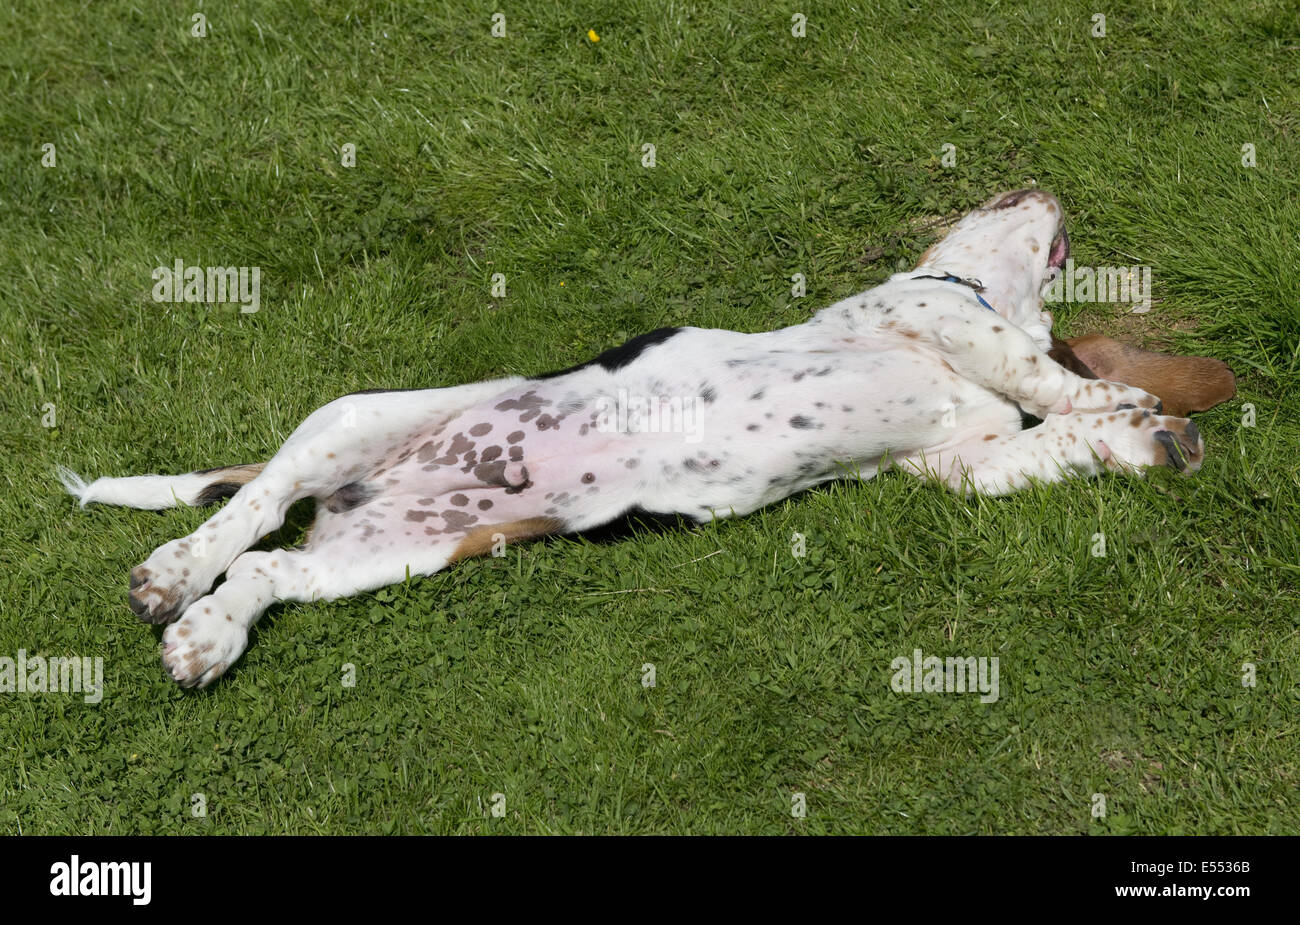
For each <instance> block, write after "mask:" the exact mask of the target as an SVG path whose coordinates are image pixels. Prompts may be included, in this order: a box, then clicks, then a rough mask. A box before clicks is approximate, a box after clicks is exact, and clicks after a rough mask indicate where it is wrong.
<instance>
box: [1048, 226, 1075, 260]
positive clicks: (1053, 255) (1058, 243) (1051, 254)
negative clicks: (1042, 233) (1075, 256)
mask: <svg viewBox="0 0 1300 925" xmlns="http://www.w3.org/2000/svg"><path fill="white" fill-rule="evenodd" d="M1069 256H1070V236H1069V235H1068V234H1066V233H1065V226H1064V225H1062V226H1061V230H1060V231H1058V232H1057V233H1056V237H1055V238H1053V239H1052V247H1051V250H1049V251H1048V252H1047V266H1048V267H1049V268H1055V269H1057V270H1063V269H1065V261H1066V259H1067V258H1068V257H1069Z"/></svg>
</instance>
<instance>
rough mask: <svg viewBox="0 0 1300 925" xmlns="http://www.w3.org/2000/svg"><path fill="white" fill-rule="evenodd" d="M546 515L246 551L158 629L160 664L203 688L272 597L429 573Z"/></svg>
mask: <svg viewBox="0 0 1300 925" xmlns="http://www.w3.org/2000/svg"><path fill="white" fill-rule="evenodd" d="M561 527H562V524H561V523H560V522H559V521H557V520H554V519H552V518H548V517H534V518H529V519H527V520H520V521H514V522H510V523H497V524H490V525H487V526H484V527H480V528H477V529H474V530H470V531H468V532H466V533H458V534H456V535H454V536H453V535H444V536H438V537H429V536H428V535H426V534H425V533H424V532H423V530H422V529H421V530H414V529H413V530H412V532H411V533H410V534H409V535H408V536H406V537H405V539H404V540H403V541H402V542H401V543H400V544H398V545H397V546H395V547H394V548H384V549H382V550H379V549H375V550H371V549H369V548H366V547H364V546H362V545H360V544H359V543H358V542H357V541H356V539H355V538H354V536H349V535H348V534H347V533H345V532H340V533H333V534H331V535H330V538H329V539H327V540H326V541H324V542H319V541H314V540H313V541H312V542H311V543H309V545H308V546H307V547H306V548H305V549H276V550H272V551H270V552H246V553H244V554H243V555H241V556H240V557H239V558H237V559H236V560H235V561H234V564H233V565H231V566H230V569H229V570H228V571H227V573H226V580H225V582H224V583H223V584H222V585H221V586H220V587H219V588H217V590H215V591H214V592H212V593H211V594H209V595H207V596H206V597H202V598H199V599H198V600H197V601H195V602H194V603H193V604H190V605H189V607H188V608H187V609H186V610H185V613H184V615H183V616H182V617H181V618H180V619H179V620H177V621H176V622H175V623H173V624H172V625H171V626H169V627H167V629H166V631H164V633H163V656H162V658H163V665H164V666H165V667H166V668H167V671H168V673H169V674H170V675H171V676H172V678H173V679H174V680H175V681H176V682H177V683H179V684H180V685H181V686H183V687H206V686H207V685H208V684H210V683H212V682H213V681H214V680H216V679H217V678H219V677H220V676H221V675H222V674H223V673H224V672H225V671H226V669H227V668H229V667H230V666H231V665H232V664H234V663H235V660H236V659H238V658H239V656H240V655H241V654H243V652H244V649H245V648H247V646H248V631H249V629H250V628H251V627H252V626H253V624H255V623H256V622H257V620H258V618H259V617H261V615H262V613H263V612H264V611H265V610H266V608H267V607H269V606H270V605H271V604H272V603H274V602H275V601H317V600H333V599H335V598H340V597H347V596H349V595H352V594H357V593H359V592H361V591H370V590H373V589H375V588H382V587H384V586H385V585H391V584H396V583H397V582H399V581H402V580H403V579H404V578H406V576H407V575H413V576H418V575H431V574H433V573H434V572H437V571H439V570H440V569H443V568H445V567H446V566H447V565H449V564H450V563H452V562H456V561H458V560H460V559H464V558H467V557H469V556H475V555H481V554H483V553H486V552H488V551H489V550H490V549H491V548H492V546H493V545H494V544H496V543H505V542H513V541H519V540H523V539H528V538H531V537H535V536H541V535H543V534H546V533H553V532H555V531H556V530H559V529H561Z"/></svg>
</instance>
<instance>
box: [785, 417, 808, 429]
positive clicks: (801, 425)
mask: <svg viewBox="0 0 1300 925" xmlns="http://www.w3.org/2000/svg"><path fill="white" fill-rule="evenodd" d="M790 426H791V427H793V428H795V429H796V430H807V429H808V428H810V427H812V426H813V422H812V421H811V420H809V419H808V418H806V417H804V416H803V415H802V414H796V415H795V416H794V417H792V418H790Z"/></svg>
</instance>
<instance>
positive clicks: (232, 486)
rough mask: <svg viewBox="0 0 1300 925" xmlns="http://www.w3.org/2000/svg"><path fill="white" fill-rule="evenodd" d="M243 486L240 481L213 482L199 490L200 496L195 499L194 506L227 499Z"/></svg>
mask: <svg viewBox="0 0 1300 925" xmlns="http://www.w3.org/2000/svg"><path fill="white" fill-rule="evenodd" d="M243 487H244V486H243V485H241V484H240V483H239V482H213V483H212V484H211V485H209V486H207V487H206V488H204V489H203V491H201V492H199V496H198V497H197V498H195V499H194V506H195V507H203V506H204V505H205V504H216V503H217V502H218V501H225V500H226V499H227V498H231V497H234V494H235V492H237V491H239V489H241V488H243Z"/></svg>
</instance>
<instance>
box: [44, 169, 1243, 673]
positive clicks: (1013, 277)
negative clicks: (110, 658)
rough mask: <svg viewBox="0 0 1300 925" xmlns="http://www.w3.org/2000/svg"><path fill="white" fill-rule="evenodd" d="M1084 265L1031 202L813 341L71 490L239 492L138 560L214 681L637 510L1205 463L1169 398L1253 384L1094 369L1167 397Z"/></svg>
mask: <svg viewBox="0 0 1300 925" xmlns="http://www.w3.org/2000/svg"><path fill="white" fill-rule="evenodd" d="M1068 253H1069V237H1068V236H1067V234H1066V232H1065V225H1064V217H1063V214H1062V210H1061V204H1060V202H1058V201H1057V199H1056V198H1055V197H1053V196H1051V195H1050V194H1048V193H1046V192H1042V191H1039V190H1032V189H1029V190H1019V191H1016V192H1012V193H1007V194H1005V195H1001V196H997V197H994V198H993V199H992V200H990V201H989V202H987V203H985V204H984V205H983V206H982V207H980V208H978V209H976V210H974V211H973V212H971V213H970V214H969V215H967V216H966V217H965V218H963V219H962V220H961V221H960V222H958V223H957V224H956V225H955V226H954V227H953V228H952V229H951V231H950V232H949V233H948V234H947V235H946V236H945V237H944V238H943V239H942V240H941V241H939V242H938V243H937V244H935V245H934V246H933V247H931V248H930V249H929V250H928V251H926V253H925V254H924V255H923V257H922V259H921V261H920V263H919V264H918V266H917V267H916V269H914V270H911V271H909V272H905V273H897V274H895V275H893V276H891V277H890V278H889V279H888V280H887V281H886V282H884V283H883V284H881V285H879V286H877V287H875V288H874V289H870V290H868V291H866V292H864V293H861V294H859V295H855V296H853V297H851V298H847V299H844V300H842V301H840V302H837V303H836V304H834V305H831V306H830V307H828V308H826V309H824V310H822V311H820V312H818V313H817V314H816V315H815V316H813V317H812V318H811V319H810V320H808V321H806V322H804V323H803V324H799V325H795V326H793V327H788V328H784V329H781V330H776V331H770V332H765V333H755V334H743V333H738V332H734V331H721V330H704V329H699V328H662V329H660V330H657V331H653V332H651V333H648V334H643V335H641V336H639V337H635V338H633V339H632V340H630V341H629V342H627V343H626V344H624V345H623V346H621V347H617V348H615V349H612V350H609V351H607V352H605V353H603V354H601V355H600V356H598V357H596V358H595V359H593V360H591V361H590V362H587V363H583V364H581V365H578V366H574V367H571V368H569V369H565V370H561V371H559V372H554V373H549V374H546V375H541V376H510V377H505V378H501V379H494V380H491V381H488V382H479V383H475V384H470V385H461V386H455V387H451V388H437V389H415V390H398V391H383V390H371V391H366V392H357V393H354V394H351V395H347V396H345V397H343V398H340V399H338V400H336V401H333V402H331V403H329V404H327V405H325V406H324V407H322V408H320V409H318V410H317V411H315V412H313V413H312V414H311V415H310V416H308V417H307V419H306V420H305V421H303V423H302V424H301V425H300V426H299V427H298V428H297V430H295V431H294V432H293V434H292V435H291V436H290V437H289V438H288V440H286V441H285V443H284V445H283V446H282V447H281V448H280V450H279V452H278V453H276V454H275V456H274V457H273V458H272V459H271V460H270V461H269V462H266V463H263V464H257V465H242V466H233V467H226V468H220V469H208V470H204V471H201V472H192V473H189V474H186V475H179V476H159V475H146V476H135V477H130V478H100V479H97V480H95V481H94V482H91V483H89V484H87V483H86V482H85V481H83V480H82V479H81V478H80V477H78V476H77V475H76V474H75V473H73V472H71V471H70V470H67V469H61V470H60V472H59V475H60V478H61V480H62V481H63V484H64V487H65V488H66V489H67V490H68V491H69V492H70V493H71V494H72V495H74V496H75V497H76V498H77V499H78V500H79V502H80V503H81V505H82V506H83V507H84V506H85V505H86V504H88V503H91V502H97V503H101V504H117V505H127V506H131V507H138V508H149V509H161V508H167V507H172V506H174V505H177V504H187V505H206V504H212V503H215V502H217V501H220V500H223V499H227V498H228V499H229V502H228V503H227V504H226V506H225V507H224V508H223V509H222V510H221V511H219V512H218V513H217V514H215V515H214V516H213V517H212V518H211V519H209V520H208V521H207V522H206V523H204V524H203V525H202V526H200V527H199V528H198V529H197V530H196V531H194V532H193V533H192V534H190V535H189V536H186V537H183V538H181V539H177V540H173V541H171V542H169V543H166V544H165V545H163V546H162V547H160V548H159V549H158V550H156V551H155V552H154V553H153V554H152V555H151V556H150V557H149V558H148V559H147V560H146V561H145V562H144V563H143V564H142V565H140V566H138V567H137V568H135V569H134V570H133V571H132V572H131V576H130V587H129V591H128V601H129V604H130V606H131V609H132V610H133V611H134V612H135V613H136V614H137V615H138V616H139V617H140V618H141V619H142V620H144V621H145V622H147V623H156V624H163V623H166V624H170V625H169V626H167V628H166V630H165V631H164V633H163V636H162V660H163V663H164V665H165V667H166V669H167V671H168V672H169V674H170V675H171V677H172V678H173V679H174V680H175V681H177V682H178V683H179V684H181V685H182V686H185V687H204V686H206V685H208V684H210V683H211V682H212V681H214V680H215V679H216V678H218V677H220V676H221V675H222V674H223V673H224V672H225V671H226V670H227V669H228V668H229V667H230V665H232V664H233V663H234V662H235V660H236V659H238V658H239V657H240V655H241V654H242V653H243V652H244V650H245V648H246V647H247V645H248V631H249V628H250V627H251V626H252V625H253V624H254V623H255V622H256V621H257V619H258V618H259V617H260V616H261V614H262V613H263V611H265V610H266V608H267V607H268V606H269V605H270V604H271V603H273V602H274V601H284V600H295V601H313V600H321V599H333V598H339V597H346V596H349V595H353V594H356V593H358V592H361V591H366V590H371V589H375V588H379V587H382V586H384V585H389V584H393V583H395V582H399V581H402V580H403V579H405V578H406V577H408V576H410V575H429V574H432V573H434V572H437V571H438V570H440V569H443V568H445V567H447V566H448V565H451V564H452V563H454V562H457V561H459V560H461V559H465V558H467V557H469V556H477V555H482V554H485V553H487V552H489V551H490V550H493V548H494V547H496V548H497V549H498V550H499V549H500V548H501V546H502V545H503V544H505V543H513V542H519V541H522V540H525V539H529V538H533V537H539V536H543V535H545V534H552V533H570V532H578V531H583V530H588V529H591V528H595V527H599V526H602V525H604V524H608V523H610V522H611V521H614V520H616V519H619V518H621V517H623V516H624V515H627V514H629V513H631V512H646V513H649V514H657V515H677V516H680V517H682V518H686V519H689V520H693V521H697V522H707V521H709V520H712V519H713V518H717V517H733V516H740V515H744V514H748V513H750V512H752V511H755V510H757V509H758V508H761V507H763V506H764V505H767V504H770V503H772V502H774V501H777V500H779V499H781V498H786V497H789V496H790V495H793V494H795V493H796V492H800V491H803V490H804V489H807V488H811V487H812V486H814V485H818V484H820V483H822V482H826V481H828V480H831V479H838V478H844V477H860V478H870V477H872V476H874V475H875V474H877V473H878V472H881V471H883V470H885V469H889V468H893V469H897V470H901V471H902V472H905V473H910V474H911V475H914V476H917V477H919V478H922V479H930V480H934V481H937V482H940V483H942V484H944V485H946V486H948V487H949V488H951V489H953V490H956V491H959V492H980V493H984V494H990V495H999V494H1003V493H1006V492H1011V491H1015V490H1016V489H1019V488H1023V487H1025V486H1026V485H1028V484H1029V482H1030V480H1033V479H1036V480H1038V481H1041V482H1051V481H1057V480H1060V479H1065V478H1073V477H1079V476H1085V475H1090V474H1093V473H1099V472H1102V471H1104V470H1111V471H1116V472H1124V473H1140V472H1142V471H1143V470H1145V469H1148V468H1150V467H1153V466H1167V467H1172V468H1174V469H1177V470H1180V471H1182V472H1184V473H1189V474H1190V473H1192V472H1194V471H1195V470H1196V469H1197V468H1199V466H1200V465H1201V461H1202V458H1203V454H1204V445H1203V441H1202V439H1201V437H1200V435H1199V434H1198V432H1197V428H1196V425H1195V424H1193V423H1192V422H1191V421H1190V420H1188V419H1186V418H1185V417H1181V416H1174V415H1171V414H1165V413H1162V410H1163V409H1162V403H1161V397H1160V396H1159V395H1158V394H1152V391H1151V389H1161V388H1163V389H1164V390H1165V391H1166V392H1169V393H1170V394H1174V393H1176V394H1177V395H1178V396H1179V397H1180V400H1184V407H1183V410H1187V409H1188V408H1190V406H1191V405H1194V404H1197V403H1198V402H1199V403H1204V402H1205V401H1209V400H1212V399H1214V398H1215V397H1216V396H1222V394H1223V391H1224V389H1225V388H1230V381H1231V373H1227V377H1228V378H1227V381H1226V383H1225V381H1224V380H1223V379H1222V375H1223V373H1225V372H1226V367H1223V368H1222V369H1219V367H1217V366H1214V367H1212V368H1208V367H1204V366H1198V365H1196V364H1197V363H1199V362H1201V361H1196V360H1193V361H1191V362H1192V363H1193V366H1192V367H1187V366H1185V365H1184V366H1179V365H1178V364H1179V363H1185V362H1186V361H1180V360H1178V359H1177V358H1160V359H1161V360H1171V361H1173V362H1174V364H1175V365H1174V366H1173V367H1163V368H1161V369H1159V370H1156V371H1154V372H1152V373H1151V374H1150V375H1147V377H1146V380H1145V381H1144V380H1143V379H1142V378H1141V375H1140V374H1141V373H1142V371H1143V370H1147V369H1148V368H1151V369H1154V367H1153V366H1152V364H1151V363H1150V362H1147V361H1149V360H1150V358H1151V357H1158V355H1154V354H1141V353H1140V352H1139V353H1137V354H1124V353H1123V351H1119V352H1118V353H1115V352H1114V351H1112V353H1114V356H1110V355H1108V354H1107V350H1108V349H1109V348H1108V346H1107V345H1108V344H1111V345H1113V344H1114V342H1104V341H1087V342H1081V343H1079V345H1078V346H1079V351H1080V352H1081V353H1082V354H1084V355H1085V356H1089V357H1093V356H1095V357H1096V359H1094V362H1097V363H1098V366H1099V367H1100V369H1099V370H1098V371H1101V372H1105V371H1112V372H1117V373H1118V374H1120V378H1121V379H1122V378H1123V375H1122V374H1123V373H1124V372H1125V371H1127V372H1129V373H1133V374H1134V375H1135V376H1136V377H1137V378H1136V379H1135V381H1138V382H1143V384H1144V385H1146V386H1147V387H1148V388H1141V387H1138V386H1136V385H1134V384H1132V383H1128V382H1124V381H1116V380H1112V379H1106V378H1099V377H1098V376H1097V374H1096V372H1094V370H1093V369H1092V368H1091V367H1090V365H1089V364H1088V363H1087V362H1085V361H1084V360H1083V359H1082V358H1081V357H1080V356H1079V354H1078V353H1075V352H1074V349H1073V347H1072V345H1071V344H1070V343H1066V342H1062V341H1055V340H1054V339H1053V337H1052V334H1051V326H1052V317H1051V315H1050V313H1048V312H1045V311H1043V300H1042V296H1041V293H1042V292H1043V290H1044V289H1045V287H1046V286H1047V285H1048V284H1050V282H1051V281H1052V280H1053V279H1054V278H1055V276H1056V274H1058V273H1059V272H1060V270H1061V268H1062V267H1063V266H1064V265H1065V260H1066V257H1067V256H1068ZM1118 346H1122V345H1118ZM1053 355H1054V356H1055V357H1056V359H1053ZM1205 362H1208V363H1210V364H1214V363H1215V362H1216V361H1212V360H1211V361H1205ZM1156 365H1159V364H1156ZM1219 366H1222V364H1219ZM1180 376H1181V378H1182V379H1187V380H1189V381H1190V382H1191V384H1192V385H1191V386H1190V387H1189V386H1188V384H1187V383H1186V382H1182V381H1181V380H1180ZM1171 383H1172V384H1171ZM1207 383H1208V384H1207ZM1198 389H1199V391H1198ZM1228 394H1231V392H1230V391H1229V392H1228ZM1188 395H1190V398H1187V396H1188ZM1219 400H1222V398H1221V397H1220V399H1219ZM674 402H675V403H676V404H674ZM665 403H666V404H667V406H668V407H669V408H670V409H679V410H681V411H682V412H683V413H682V414H678V415H677V416H676V417H674V415H673V414H667V415H663V416H660V417H666V418H670V419H672V420H671V421H670V423H673V422H675V423H676V424H682V422H683V421H685V419H686V418H687V417H689V418H690V421H688V422H687V425H688V426H670V427H664V426H652V425H655V424H656V418H655V416H653V415H652V414H651V411H652V410H653V409H654V408H655V407H656V406H660V407H662V406H663V405H664V404H665ZM686 410H689V411H690V414H689V415H686V414H685V413H684V412H685V411H686ZM658 423H659V424H662V420H659V421H658ZM1035 423H1036V426H1028V427H1027V426H1026V425H1027V424H1035ZM308 497H311V498H315V499H316V500H317V514H316V518H315V521H314V523H313V525H312V527H311V529H310V531H309V535H308V537H307V538H306V540H305V541H304V542H303V544H302V545H301V546H299V547H298V548H294V549H273V550H269V551H261V550H255V551H250V547H251V546H252V545H253V544H254V543H256V542H257V541H258V539H259V538H260V537H263V536H265V535H266V534H268V533H270V532H271V531H273V530H275V529H277V528H278V527H280V526H281V524H282V523H283V522H284V518H285V512H286V511H287V509H288V508H289V506H290V505H291V504H293V503H294V502H295V501H297V500H299V499H301V498H308ZM222 573H225V575H226V580H225V582H224V583H222V584H221V585H220V586H219V587H217V588H216V590H212V588H213V584H214V582H216V580H217V579H218V578H219V577H220V576H221V575H222Z"/></svg>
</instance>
